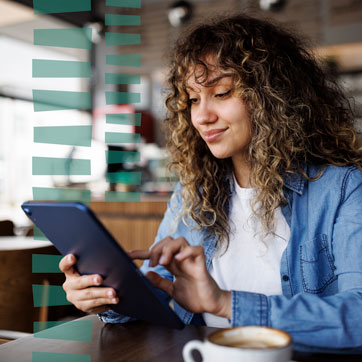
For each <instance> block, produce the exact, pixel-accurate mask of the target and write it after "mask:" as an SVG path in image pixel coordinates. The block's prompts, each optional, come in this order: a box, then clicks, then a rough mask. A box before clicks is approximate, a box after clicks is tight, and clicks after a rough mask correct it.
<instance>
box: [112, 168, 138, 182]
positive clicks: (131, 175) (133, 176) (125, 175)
mask: <svg viewBox="0 0 362 362" xmlns="http://www.w3.org/2000/svg"><path fill="white" fill-rule="evenodd" d="M106 180H107V182H110V183H121V184H126V185H141V172H126V171H120V172H109V173H107V175H106Z"/></svg>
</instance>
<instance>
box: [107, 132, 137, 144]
mask: <svg viewBox="0 0 362 362" xmlns="http://www.w3.org/2000/svg"><path fill="white" fill-rule="evenodd" d="M105 138H106V143H140V142H141V135H140V134H139V133H118V132H106V137H105Z"/></svg>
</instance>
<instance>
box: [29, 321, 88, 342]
mask: <svg viewBox="0 0 362 362" xmlns="http://www.w3.org/2000/svg"><path fill="white" fill-rule="evenodd" d="M52 327H55V328H52ZM49 328H50V329H49ZM92 328H93V322H92V321H71V322H66V323H64V322H62V321H60V322H34V333H35V334H34V337H35V338H49V339H62V340H71V341H82V342H91V340H92Z"/></svg>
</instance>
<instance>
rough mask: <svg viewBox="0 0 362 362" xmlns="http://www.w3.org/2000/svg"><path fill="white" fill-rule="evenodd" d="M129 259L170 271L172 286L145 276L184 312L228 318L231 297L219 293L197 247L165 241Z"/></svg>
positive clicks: (152, 274)
mask: <svg viewBox="0 0 362 362" xmlns="http://www.w3.org/2000/svg"><path fill="white" fill-rule="evenodd" d="M129 255H130V257H131V258H135V259H150V262H149V265H150V266H156V265H157V264H160V265H163V266H164V267H165V268H166V269H167V270H168V271H170V272H171V273H172V274H173V275H174V276H175V280H174V282H170V281H169V280H167V279H165V278H162V277H161V276H160V275H159V274H157V273H155V272H152V271H151V272H148V273H147V274H146V276H147V278H148V279H149V280H150V281H151V283H152V284H153V285H154V286H155V287H157V288H159V289H161V290H163V291H164V292H166V293H167V294H168V295H169V296H170V297H171V298H173V299H174V300H175V301H176V302H177V303H178V304H180V305H181V306H182V307H183V308H185V309H186V310H188V311H190V312H193V313H205V312H206V313H212V314H215V315H218V316H222V317H226V318H228V319H230V318H231V293H230V292H227V291H225V290H221V289H220V288H219V287H218V285H217V284H216V282H215V280H214V279H213V278H212V277H211V275H210V274H209V272H208V271H207V269H206V263H205V255H204V249H203V248H202V247H201V246H191V245H189V243H188V242H187V241H186V240H185V239H184V238H177V239H173V238H171V237H167V238H165V239H163V240H161V241H160V242H158V243H157V244H156V245H155V246H154V247H153V248H152V249H150V250H135V251H131V252H129Z"/></svg>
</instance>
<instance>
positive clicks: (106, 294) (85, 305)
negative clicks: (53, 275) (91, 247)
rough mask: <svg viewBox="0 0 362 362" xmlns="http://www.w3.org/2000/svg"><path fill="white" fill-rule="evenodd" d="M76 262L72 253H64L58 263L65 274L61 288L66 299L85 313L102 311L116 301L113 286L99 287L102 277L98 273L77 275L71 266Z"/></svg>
mask: <svg viewBox="0 0 362 362" xmlns="http://www.w3.org/2000/svg"><path fill="white" fill-rule="evenodd" d="M76 262H77V260H76V258H75V256H74V255H72V254H68V255H66V256H65V257H64V258H62V260H61V261H60V263H59V269H60V270H61V271H62V272H63V273H64V274H65V282H64V283H63V289H64V290H65V292H66V295H67V300H68V301H69V302H71V303H72V304H74V305H75V306H76V307H77V308H78V309H80V310H81V311H83V312H86V313H103V312H106V311H107V310H109V309H110V308H111V305H112V304H117V303H118V301H119V300H118V297H117V295H116V291H115V290H114V289H113V288H100V287H98V286H99V285H101V284H102V278H101V276H100V275H98V274H93V275H79V274H78V273H77V272H76V271H75V270H74V268H73V265H74V264H75V263H76Z"/></svg>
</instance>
